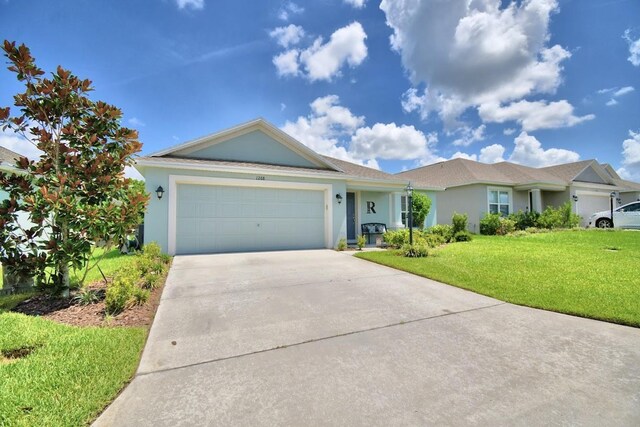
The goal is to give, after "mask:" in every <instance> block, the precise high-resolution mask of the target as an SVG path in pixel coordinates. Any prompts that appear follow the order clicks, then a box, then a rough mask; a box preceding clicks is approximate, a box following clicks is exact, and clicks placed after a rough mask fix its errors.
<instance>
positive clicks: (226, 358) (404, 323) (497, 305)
mask: <svg viewBox="0 0 640 427" xmlns="http://www.w3.org/2000/svg"><path fill="white" fill-rule="evenodd" d="M505 304H509V303H507V302H499V303H496V304H491V305H486V306H482V307H475V308H470V309H467V310H460V311H454V312H448V313H442V314H436V315H434V316H427V317H421V318H418V319H412V320H402V321H399V322H395V323H390V324H388V325H382V326H374V327H372V328H367V329H360V330H357V331H350V332H344V333H341V334H336V335H331V336H327V337H321V338H312V339H310V340H305V341H300V342H296V343H293V344H284V345H280V346H277V347H272V348H265V349H262V350H256V351H252V352H249V353H242V354H236V355H233V356H227V357H220V358H217V359H211V360H204V361H202V362H196V363H190V364H187V365H182V366H175V367H172V368H165V369H158V370H155V371H147V372H138V373H136V375H135V377H141V376H148V375H153V374H160V373H164V372H171V371H176V370H179V369H187V368H192V367H194V366H201V365H208V364H210V363H216V362H224V361H226V360H233V359H240V358H243V357H247V356H253V355H256V354H262V353H268V352H271V351H276V350H282V349H286V348H289V347H298V346H302V345H305V344H311V343H315V342H320V341H328V340H331V339H334V338H341V337H347V336H350V335H356V334H361V333H366V332H372V331H378V330H381V329H389V328H393V327H396V326H403V325H409V324H412V323H418V322H424V321H427V320H432V319H439V318H442V317H448V316H453V315H456V314H464V313H470V312H474V311H480V310H485V309H489V308H494V307H499V306H501V305H505ZM135 377H134V378H135Z"/></svg>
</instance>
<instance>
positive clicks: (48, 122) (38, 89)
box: [0, 41, 148, 291]
mask: <svg viewBox="0 0 640 427" xmlns="http://www.w3.org/2000/svg"><path fill="white" fill-rule="evenodd" d="M3 50H4V52H5V56H6V57H7V58H8V59H9V67H8V69H9V71H11V72H13V73H14V74H15V75H16V77H17V79H18V81H20V82H21V83H22V84H23V85H24V92H23V93H19V94H17V95H15V96H14V104H15V106H16V107H17V110H18V111H19V112H15V111H14V112H13V113H14V114H12V111H11V110H10V108H9V107H7V108H0V126H1V127H2V129H3V130H7V129H10V130H13V131H14V132H16V133H18V134H21V135H22V136H24V137H25V143H29V142H30V143H33V144H35V145H36V146H37V148H38V149H39V150H40V151H41V156H40V158H39V159H38V160H35V161H33V160H29V159H27V158H25V157H21V158H20V159H18V160H17V162H16V164H15V167H16V168H17V171H16V172H15V173H10V174H8V173H0V184H1V185H2V187H3V189H4V190H5V191H6V192H8V193H9V197H8V199H6V200H4V201H0V229H1V230H2V231H0V261H1V262H2V264H3V265H4V266H5V267H4V268H6V269H7V270H8V271H10V272H13V273H17V274H25V273H26V274H31V275H34V276H35V278H36V282H37V283H38V284H39V285H40V286H48V287H52V289H53V290H54V291H65V290H67V289H68V288H69V279H70V272H71V271H72V270H83V269H86V268H88V267H90V266H89V261H90V259H91V255H92V253H93V251H94V249H95V248H96V247H97V246H100V247H105V246H106V247H107V249H108V247H109V246H110V245H112V244H117V242H118V240H119V238H121V236H123V235H125V234H127V233H130V232H131V231H132V229H133V228H134V227H136V226H137V224H139V223H140V221H141V218H142V214H143V212H144V209H145V206H146V203H147V200H148V196H147V195H146V194H145V193H144V192H141V191H140V189H139V186H134V185H131V182H130V180H129V179H127V178H125V177H124V168H125V166H130V165H132V164H133V161H134V160H133V156H134V154H136V153H137V152H139V151H140V149H141V147H142V144H141V143H140V142H139V141H138V134H137V132H136V131H135V130H132V129H127V128H125V127H122V126H121V125H120V121H121V118H122V113H121V111H120V110H119V109H118V108H116V107H114V106H112V105H109V104H106V103H104V102H101V101H98V102H95V101H92V100H91V99H89V97H88V96H87V94H88V93H89V92H91V90H92V87H91V81H89V80H81V79H79V78H78V77H76V76H75V75H73V74H71V72H69V71H67V70H65V69H63V68H62V67H60V66H59V67H58V68H57V70H56V71H55V72H54V73H52V74H51V77H50V78H46V77H44V75H45V72H44V71H43V70H41V69H40V68H38V67H37V66H36V64H35V60H34V58H33V57H32V56H31V52H30V51H29V49H28V48H27V47H26V46H25V45H21V46H18V47H16V44H15V42H13V43H11V42H8V41H5V42H4V46H3ZM20 212H26V214H27V215H28V217H29V220H30V224H26V225H25V224H21V223H20V222H19V221H18V214H19V213H20ZM105 253H106V251H105Z"/></svg>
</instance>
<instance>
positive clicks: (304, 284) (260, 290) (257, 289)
mask: <svg viewBox="0 0 640 427" xmlns="http://www.w3.org/2000/svg"><path fill="white" fill-rule="evenodd" d="M403 274H405V273H404V272H402V271H400V272H398V273H396V274H379V275H376V276H361V277H358V278H357V279H356V280H349V282H353V283H355V282H359V281H362V280H365V279H378V278H381V277H395V276H402V275H403ZM337 282H338V280H329V281H321V282H306V283H296V284H293V285H282V286H269V287H263V288H256V289H240V290H235V289H234V290H228V291H224V292H213V293H206V294H199V295H183V296H176V297H166V298H162V299H163V300H167V301H169V300H181V299H192V298H202V297H208V296H218V295H232V294H242V293H253V292H264V291H268V290H273V289H288V288H296V287H302V286H313V285H329V284H332V283H337Z"/></svg>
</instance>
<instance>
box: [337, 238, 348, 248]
mask: <svg viewBox="0 0 640 427" xmlns="http://www.w3.org/2000/svg"><path fill="white" fill-rule="evenodd" d="M345 249H347V239H345V238H344V237H343V238H342V239H340V240H338V245H337V246H336V250H339V251H344V250H345Z"/></svg>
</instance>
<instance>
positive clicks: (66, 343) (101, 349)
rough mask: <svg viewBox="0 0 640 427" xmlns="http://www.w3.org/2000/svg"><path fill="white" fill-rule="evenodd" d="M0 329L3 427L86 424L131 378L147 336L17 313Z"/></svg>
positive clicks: (2, 319)
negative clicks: (14, 426) (71, 324)
mask: <svg viewBox="0 0 640 427" xmlns="http://www.w3.org/2000/svg"><path fill="white" fill-rule="evenodd" d="M0 331H1V332H0V352H1V353H0V354H1V356H0V396H2V398H0V425H32V426H43V425H51V426H79V425H86V424H87V423H89V422H90V421H91V420H92V419H93V418H94V417H96V416H97V415H98V414H99V413H100V411H102V409H103V408H104V407H105V406H106V405H107V404H109V402H111V401H112V400H113V398H114V397H115V396H116V395H117V393H118V392H119V391H120V390H121V389H122V387H124V385H125V384H126V383H127V382H128V381H129V380H130V379H131V377H132V376H133V374H134V372H135V369H136V367H137V365H138V358H139V357H140V352H141V350H142V346H143V345H144V340H145V336H146V330H145V329H144V328H95V327H94V328H78V327H73V326H67V325H62V324H59V323H55V322H52V321H50V320H45V319H42V318H38V317H31V316H25V315H22V314H17V313H3V314H0ZM20 349H26V350H23V352H21V351H16V350H20ZM28 351H31V353H30V354H28V355H26V357H22V358H18V359H13V358H12V357H15V356H24V352H28ZM21 353H22V354H21Z"/></svg>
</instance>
